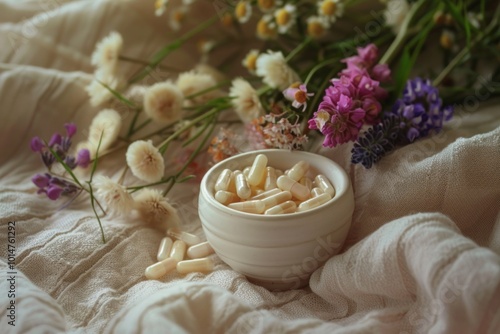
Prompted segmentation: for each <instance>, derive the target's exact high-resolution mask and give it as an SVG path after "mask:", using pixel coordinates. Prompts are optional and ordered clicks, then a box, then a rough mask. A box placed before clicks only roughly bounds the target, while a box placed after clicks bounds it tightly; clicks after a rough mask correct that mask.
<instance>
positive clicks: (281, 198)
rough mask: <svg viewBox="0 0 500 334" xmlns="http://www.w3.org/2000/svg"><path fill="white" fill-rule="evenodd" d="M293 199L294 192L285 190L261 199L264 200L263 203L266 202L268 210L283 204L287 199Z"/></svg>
mask: <svg viewBox="0 0 500 334" xmlns="http://www.w3.org/2000/svg"><path fill="white" fill-rule="evenodd" d="M291 199H292V193H290V192H289V191H286V190H285V191H282V192H279V193H277V194H276V195H272V196H269V197H266V198H264V199H262V200H261V201H262V203H264V206H265V207H266V210H267V209H269V208H271V207H273V206H275V205H278V204H281V203H283V202H286V201H288V200H291Z"/></svg>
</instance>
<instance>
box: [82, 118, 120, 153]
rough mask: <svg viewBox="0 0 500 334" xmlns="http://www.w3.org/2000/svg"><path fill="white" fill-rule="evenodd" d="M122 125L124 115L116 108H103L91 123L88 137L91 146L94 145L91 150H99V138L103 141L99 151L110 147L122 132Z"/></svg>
mask: <svg viewBox="0 0 500 334" xmlns="http://www.w3.org/2000/svg"><path fill="white" fill-rule="evenodd" d="M121 125H122V117H121V116H120V114H119V113H118V112H117V111H116V110H113V109H104V110H101V111H100V112H99V113H98V114H97V115H96V116H95V117H94V119H92V122H91V123H90V127H89V137H88V143H89V146H91V147H92V149H91V150H90V152H91V153H92V152H95V151H96V150H97V146H98V145H99V140H100V141H101V145H100V147H99V152H102V151H105V150H107V149H108V148H110V147H111V145H113V143H114V142H115V141H116V139H117V138H118V135H119V134H120V129H121ZM101 136H102V139H101ZM94 155H95V153H94Z"/></svg>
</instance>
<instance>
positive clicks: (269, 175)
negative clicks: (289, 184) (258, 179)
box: [264, 167, 278, 190]
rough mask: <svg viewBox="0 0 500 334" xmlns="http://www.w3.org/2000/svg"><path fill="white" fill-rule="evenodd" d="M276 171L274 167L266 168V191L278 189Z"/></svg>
mask: <svg viewBox="0 0 500 334" xmlns="http://www.w3.org/2000/svg"><path fill="white" fill-rule="evenodd" d="M277 179H278V177H277V176H276V170H275V169H274V168H273V167H267V168H266V181H265V182H264V190H271V189H275V188H277V187H278V185H277V184H276V180H277Z"/></svg>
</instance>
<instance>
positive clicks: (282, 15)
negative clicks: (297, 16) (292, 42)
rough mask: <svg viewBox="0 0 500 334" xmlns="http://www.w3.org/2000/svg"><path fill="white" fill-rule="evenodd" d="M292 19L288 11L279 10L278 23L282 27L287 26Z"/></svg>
mask: <svg viewBox="0 0 500 334" xmlns="http://www.w3.org/2000/svg"><path fill="white" fill-rule="evenodd" d="M291 19H292V15H291V14H290V13H289V12H288V11H287V10H286V9H280V10H278V12H277V14H276V23H277V24H278V25H280V26H286V25H287V24H288V23H289V22H290V20H291Z"/></svg>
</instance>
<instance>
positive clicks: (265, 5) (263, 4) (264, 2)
mask: <svg viewBox="0 0 500 334" xmlns="http://www.w3.org/2000/svg"><path fill="white" fill-rule="evenodd" d="M257 4H258V5H259V8H260V9H262V10H269V9H272V8H273V7H274V5H275V2H274V0H258V1H257Z"/></svg>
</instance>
